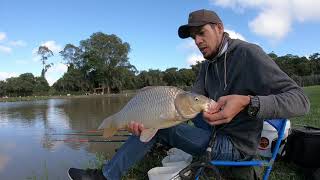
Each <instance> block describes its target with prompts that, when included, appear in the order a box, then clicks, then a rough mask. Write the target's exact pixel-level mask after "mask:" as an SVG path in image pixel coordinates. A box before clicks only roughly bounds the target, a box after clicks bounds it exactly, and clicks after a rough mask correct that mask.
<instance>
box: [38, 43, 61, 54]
mask: <svg viewBox="0 0 320 180" xmlns="http://www.w3.org/2000/svg"><path fill="white" fill-rule="evenodd" d="M41 45H42V46H47V47H48V48H49V49H50V50H51V51H52V52H53V53H54V54H57V53H59V52H60V51H61V50H62V47H61V45H59V44H57V43H56V42H55V41H47V42H45V43H43V44H41Z"/></svg>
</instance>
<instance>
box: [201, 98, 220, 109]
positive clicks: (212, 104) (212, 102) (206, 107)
mask: <svg viewBox="0 0 320 180" xmlns="http://www.w3.org/2000/svg"><path fill="white" fill-rule="evenodd" d="M216 105H217V102H216V101H214V100H212V99H210V100H209V101H208V102H207V103H206V104H205V106H204V109H203V111H209V110H210V109H211V108H212V107H214V106H216Z"/></svg>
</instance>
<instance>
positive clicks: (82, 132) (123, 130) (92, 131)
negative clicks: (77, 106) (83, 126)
mask: <svg viewBox="0 0 320 180" xmlns="http://www.w3.org/2000/svg"><path fill="white" fill-rule="evenodd" d="M67 132H68V131H67ZM118 132H128V131H127V130H125V129H119V130H118ZM68 133H78V134H87V133H101V134H102V133H103V130H96V129H93V130H88V131H69V132H68Z"/></svg>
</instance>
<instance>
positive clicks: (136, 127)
mask: <svg viewBox="0 0 320 180" xmlns="http://www.w3.org/2000/svg"><path fill="white" fill-rule="evenodd" d="M143 130H144V126H143V124H141V123H138V122H135V121H131V122H130V123H129V125H128V131H129V132H130V133H132V134H133V135H136V136H140V134H141V132H142V131H143Z"/></svg>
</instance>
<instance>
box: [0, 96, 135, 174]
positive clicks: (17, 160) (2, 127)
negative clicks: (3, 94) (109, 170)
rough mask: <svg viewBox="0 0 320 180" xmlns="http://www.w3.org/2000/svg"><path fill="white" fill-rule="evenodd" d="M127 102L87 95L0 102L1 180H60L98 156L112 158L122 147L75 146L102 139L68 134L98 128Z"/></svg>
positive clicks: (102, 144)
mask: <svg viewBox="0 0 320 180" xmlns="http://www.w3.org/2000/svg"><path fill="white" fill-rule="evenodd" d="M129 99H130V97H127V96H116V97H106V96H90V97H80V98H67V99H49V100H41V101H28V102H4V103H0V144H1V146H0V179H1V180H12V179H15V180H20V179H21V180H22V179H35V178H36V179H47V178H48V179H52V180H58V179H61V180H65V179H68V178H67V170H68V168H70V167H76V168H87V167H89V164H90V163H91V162H93V161H94V160H95V159H96V154H99V153H100V154H101V153H103V154H107V155H109V156H112V155H113V154H114V153H115V149H116V148H118V147H119V146H120V145H121V143H110V142H109V143H106V142H78V139H92V140H103V138H102V137H100V136H80V135H70V133H74V132H87V131H90V130H95V129H97V127H98V126H99V125H100V123H101V122H102V120H103V119H104V118H105V117H107V116H109V115H111V114H113V113H115V112H117V111H119V110H120V109H121V107H123V106H124V105H125V104H126V103H127V102H128V100H129ZM68 133H69V134H68ZM66 134H68V135H66ZM86 134H92V133H86ZM118 138H121V137H118ZM65 139H68V140H67V141H60V140H65ZM69 139H76V140H75V141H74V140H72V141H71V140H70V141H69Z"/></svg>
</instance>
